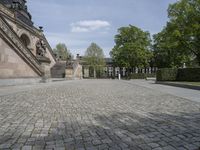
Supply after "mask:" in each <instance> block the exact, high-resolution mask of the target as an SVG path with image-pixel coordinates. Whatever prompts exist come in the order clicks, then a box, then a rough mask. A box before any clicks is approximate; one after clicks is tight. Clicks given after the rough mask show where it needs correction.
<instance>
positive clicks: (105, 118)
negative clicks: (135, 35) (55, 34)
mask: <svg viewBox="0 0 200 150" xmlns="http://www.w3.org/2000/svg"><path fill="white" fill-rule="evenodd" d="M199 110H200V104H199V103H196V102H193V101H189V100H187V99H182V98H179V97H176V96H173V95H170V94H167V93H163V92H159V91H157V90H153V89H149V88H145V87H142V86H138V85H134V84H129V83H127V82H124V81H118V80H82V81H72V82H60V83H54V84H49V85H48V84H46V85H38V88H33V89H31V88H30V89H29V90H26V91H20V92H17V93H16V92H15V93H13V94H12V93H10V94H8V95H4V96H0V149H32V150H40V149H41V150H44V149H46V150H47V149H48V150H50V149H55V150H57V149H65V150H77V149H80V150H90V149H91V150H97V149H98V150H109V149H113V150H117V149H120V150H143V149H144V150H148V149H153V150H159V149H163V150H173V149H183V150H184V149H187V150H191V149H194V150H195V149H198V148H199V147H200V126H199V124H200V113H199Z"/></svg>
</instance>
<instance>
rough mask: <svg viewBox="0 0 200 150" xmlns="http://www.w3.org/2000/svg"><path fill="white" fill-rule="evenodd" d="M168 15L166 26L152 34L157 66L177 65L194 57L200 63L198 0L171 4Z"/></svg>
mask: <svg viewBox="0 0 200 150" xmlns="http://www.w3.org/2000/svg"><path fill="white" fill-rule="evenodd" d="M168 16H169V22H168V23H167V25H166V27H165V28H164V29H163V30H162V31H161V32H160V33H158V34H157V35H155V36H154V41H155V45H154V48H155V53H156V57H158V56H159V57H160V58H159V59H160V60H161V61H157V63H158V66H160V67H178V66H181V64H183V63H184V62H185V63H187V62H190V59H194V58H195V59H196V60H197V62H198V63H199V64H200V0H180V1H178V2H176V3H174V4H171V5H170V6H169V8H168ZM162 61H163V62H162Z"/></svg>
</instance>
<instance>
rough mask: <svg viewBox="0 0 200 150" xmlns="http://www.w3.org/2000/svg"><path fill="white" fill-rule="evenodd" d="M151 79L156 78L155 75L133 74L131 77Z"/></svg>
mask: <svg viewBox="0 0 200 150" xmlns="http://www.w3.org/2000/svg"><path fill="white" fill-rule="evenodd" d="M151 77H156V75H155V74H145V73H133V74H131V75H130V78H131V79H146V78H151Z"/></svg>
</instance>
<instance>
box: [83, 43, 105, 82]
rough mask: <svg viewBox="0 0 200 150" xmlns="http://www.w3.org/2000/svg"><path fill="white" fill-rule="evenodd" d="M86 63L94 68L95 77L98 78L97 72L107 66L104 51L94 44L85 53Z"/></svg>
mask: <svg viewBox="0 0 200 150" xmlns="http://www.w3.org/2000/svg"><path fill="white" fill-rule="evenodd" d="M84 60H85V62H86V63H87V64H88V65H89V66H90V67H92V68H93V76H94V78H96V76H97V71H98V72H100V70H101V69H102V68H103V67H104V66H105V60H104V53H103V50H102V49H101V48H100V47H99V46H98V45H97V44H96V43H92V44H91V45H90V46H89V47H88V48H87V50H86V52H85V57H84Z"/></svg>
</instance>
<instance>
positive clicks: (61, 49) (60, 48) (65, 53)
mask: <svg viewBox="0 0 200 150" xmlns="http://www.w3.org/2000/svg"><path fill="white" fill-rule="evenodd" d="M53 51H54V53H55V54H56V56H57V57H58V58H59V59H61V60H63V61H66V60H67V59H69V58H72V57H73V56H72V54H71V53H70V51H69V50H68V49H67V46H66V45H65V44H63V43H59V44H57V45H56V48H55V49H53Z"/></svg>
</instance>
